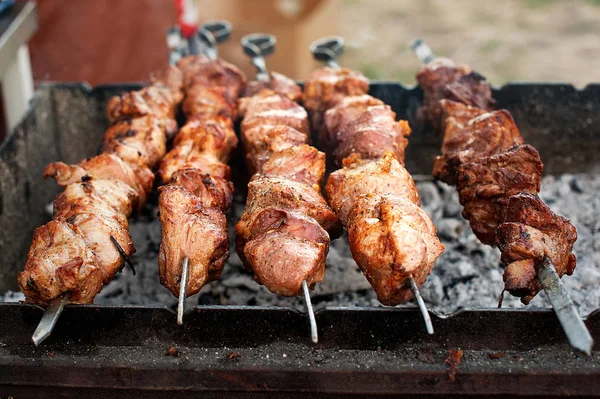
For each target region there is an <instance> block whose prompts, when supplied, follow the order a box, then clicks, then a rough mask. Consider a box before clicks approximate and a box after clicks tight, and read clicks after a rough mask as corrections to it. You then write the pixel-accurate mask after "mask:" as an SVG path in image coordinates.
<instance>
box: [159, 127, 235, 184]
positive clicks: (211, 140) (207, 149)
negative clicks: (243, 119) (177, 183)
mask: <svg viewBox="0 0 600 399" xmlns="http://www.w3.org/2000/svg"><path fill="white" fill-rule="evenodd" d="M237 142H238V139H237V137H236V135H235V132H234V131H233V127H232V124H231V121H230V120H228V119H224V118H222V117H217V118H214V119H200V118H193V119H192V120H190V121H189V122H188V123H186V124H185V125H184V126H183V127H182V128H181V130H180V131H179V134H178V135H177V137H175V140H174V141H173V149H172V150H171V151H169V153H168V154H167V155H166V156H165V157H164V158H163V159H162V161H161V162H160V167H159V174H160V176H161V179H162V181H163V182H168V181H169V180H170V179H171V176H172V175H173V173H174V172H175V171H177V170H178V169H189V168H192V167H194V168H198V169H200V170H203V171H205V172H207V173H210V174H211V175H213V176H217V177H222V178H226V179H227V178H229V167H228V166H227V165H226V162H227V161H228V159H229V156H230V154H231V151H232V150H233V149H234V148H235V147H236V146H237Z"/></svg>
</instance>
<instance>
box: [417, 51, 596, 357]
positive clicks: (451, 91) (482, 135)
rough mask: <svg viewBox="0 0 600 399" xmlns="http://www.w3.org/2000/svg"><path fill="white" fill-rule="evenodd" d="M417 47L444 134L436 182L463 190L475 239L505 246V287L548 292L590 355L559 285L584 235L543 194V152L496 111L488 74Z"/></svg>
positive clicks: (430, 107)
mask: <svg viewBox="0 0 600 399" xmlns="http://www.w3.org/2000/svg"><path fill="white" fill-rule="evenodd" d="M411 47H412V48H413V49H414V50H415V53H416V54H417V56H418V57H419V59H420V60H421V61H422V62H423V63H424V64H425V65H424V66H423V67H422V68H421V70H420V71H419V72H418V74H417V80H418V82H419V84H420V86H421V87H422V88H423V91H424V93H425V96H424V110H425V116H426V117H427V119H428V120H429V121H430V122H431V124H432V125H433V126H434V127H435V128H437V129H439V130H440V131H442V132H443V133H444V138H443V144H442V155H441V156H438V157H437V158H436V160H435V163H434V170H433V174H434V177H435V178H436V179H438V180H441V181H443V182H445V183H448V184H451V185H456V187H457V190H458V192H459V199H460V203H461V204H462V205H463V207H464V209H463V216H464V217H465V218H466V219H467V220H469V223H470V224H471V227H472V229H473V232H474V233H475V235H476V236H477V237H478V238H479V240H480V241H481V242H483V243H484V244H488V245H491V246H497V247H498V248H499V249H500V251H501V258H500V259H501V262H502V264H503V265H505V267H506V269H505V271H504V289H505V290H506V291H508V292H510V293H511V294H512V295H515V296H518V297H520V298H521V301H522V302H523V303H524V304H528V303H529V302H530V301H531V299H533V297H534V296H535V295H537V293H538V292H539V291H540V290H541V289H542V288H544V290H545V291H546V294H547V295H548V298H549V299H550V302H551V303H552V306H553V307H554V310H555V312H556V314H557V316H558V319H559V321H560V322H561V324H562V326H563V328H564V330H565V332H566V334H567V337H568V339H569V341H570V343H571V345H573V346H574V347H575V348H577V349H579V350H581V351H583V352H585V353H587V354H590V351H591V348H592V346H593V340H592V337H591V335H590V333H589V331H588V330H587V328H586V326H585V324H584V323H583V321H582V320H581V318H580V316H579V314H578V313H577V310H576V309H575V307H574V304H573V301H572V300H571V298H570V296H569V294H568V293H567V291H566V290H565V289H564V286H563V285H562V283H561V281H560V277H562V276H563V275H565V274H566V275H571V274H573V271H574V269H575V263H576V261H575V255H574V254H573V253H572V250H573V244H574V243H575V240H576V239H577V232H576V230H575V227H574V226H573V225H572V224H571V223H570V222H569V220H567V219H565V218H563V217H561V216H558V215H556V214H555V213H554V212H552V210H551V209H550V208H549V207H548V206H547V205H546V204H545V203H544V202H543V201H542V200H541V199H540V198H539V197H538V193H539V191H540V182H541V177H542V171H543V164H542V161H541V158H540V155H539V153H538V152H537V150H536V149H535V148H534V147H533V146H531V145H528V144H524V141H523V138H522V137H521V133H520V132H519V129H518V128H517V126H516V124H515V122H514V120H513V118H512V116H511V115H510V113H509V112H508V111H507V110H497V111H494V110H493V106H494V104H495V101H494V100H493V99H492V92H491V89H490V85H489V84H488V83H487V82H486V80H485V78H484V77H483V76H481V75H479V74H478V73H476V72H473V71H472V70H471V69H470V68H469V67H467V66H464V65H456V64H455V63H454V62H452V61H451V60H449V59H446V58H436V57H435V56H434V55H433V53H432V52H431V50H430V49H429V47H428V46H427V45H426V44H425V43H424V42H423V41H421V40H416V41H414V42H413V43H411Z"/></svg>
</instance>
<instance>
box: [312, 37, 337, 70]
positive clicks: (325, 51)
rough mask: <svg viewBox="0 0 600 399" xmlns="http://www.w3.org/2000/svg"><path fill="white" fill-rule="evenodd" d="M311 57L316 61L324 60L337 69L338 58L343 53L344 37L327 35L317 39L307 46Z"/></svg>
mask: <svg viewBox="0 0 600 399" xmlns="http://www.w3.org/2000/svg"><path fill="white" fill-rule="evenodd" d="M309 49H310V51H311V53H312V54H313V57H314V59H315V60H317V61H322V62H326V63H327V65H328V66H330V67H331V68H335V69H338V68H339V67H340V65H339V64H338V58H339V57H340V55H342V54H343V53H344V38H343V37H341V36H327V37H323V38H321V39H317V40H315V41H314V42H312V43H311V44H310V46H309Z"/></svg>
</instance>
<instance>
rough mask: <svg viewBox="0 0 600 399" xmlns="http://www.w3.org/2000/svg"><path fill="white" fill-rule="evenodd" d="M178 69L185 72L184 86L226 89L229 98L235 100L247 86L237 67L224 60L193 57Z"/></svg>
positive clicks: (182, 62)
mask: <svg viewBox="0 0 600 399" xmlns="http://www.w3.org/2000/svg"><path fill="white" fill-rule="evenodd" d="M177 67H178V68H179V69H181V71H182V72H183V85H184V87H185V89H186V91H187V90H189V88H191V87H198V86H201V87H222V88H226V89H227V90H226V93H227V98H229V99H231V100H233V101H235V99H236V98H237V97H238V96H239V95H240V94H241V93H242V92H243V90H244V88H245V86H246V77H245V76H244V74H243V72H242V71H240V70H239V68H237V67H236V66H235V65H232V64H230V63H228V62H226V61H223V60H222V59H217V60H212V59H210V58H209V57H207V56H205V55H191V56H187V57H184V58H182V59H181V60H179V62H178V63H177Z"/></svg>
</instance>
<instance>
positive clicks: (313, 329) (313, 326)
mask: <svg viewBox="0 0 600 399" xmlns="http://www.w3.org/2000/svg"><path fill="white" fill-rule="evenodd" d="M302 291H304V303H305V305H306V313H308V320H310V339H311V340H312V342H313V343H314V344H318V343H319V332H318V330H317V319H316V318H315V312H314V310H313V306H312V301H311V300H310V292H309V290H308V284H306V280H302Z"/></svg>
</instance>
